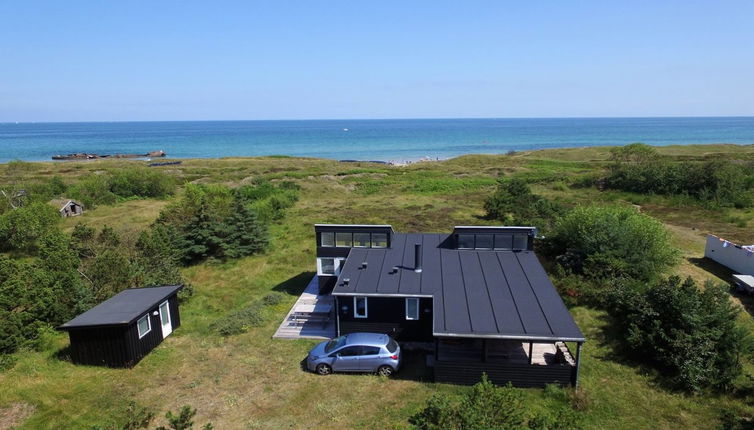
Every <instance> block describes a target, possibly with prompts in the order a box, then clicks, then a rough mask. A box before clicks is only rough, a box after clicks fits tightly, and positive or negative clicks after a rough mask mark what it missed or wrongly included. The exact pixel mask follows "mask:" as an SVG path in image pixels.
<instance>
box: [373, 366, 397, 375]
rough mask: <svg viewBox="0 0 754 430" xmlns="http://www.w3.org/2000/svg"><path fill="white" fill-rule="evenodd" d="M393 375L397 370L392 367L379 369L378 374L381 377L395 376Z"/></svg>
mask: <svg viewBox="0 0 754 430" xmlns="http://www.w3.org/2000/svg"><path fill="white" fill-rule="evenodd" d="M393 373H395V370H393V368H392V367H390V366H380V368H379V369H377V374H378V375H380V376H393Z"/></svg>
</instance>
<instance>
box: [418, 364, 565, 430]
mask: <svg viewBox="0 0 754 430" xmlns="http://www.w3.org/2000/svg"><path fill="white" fill-rule="evenodd" d="M578 421H579V416H578V415H577V414H575V413H574V412H573V410H571V409H569V408H567V407H561V408H559V409H556V411H555V414H553V415H551V414H547V413H542V412H539V411H534V410H531V409H529V408H528V407H527V405H526V403H525V402H524V397H523V393H522V392H521V391H520V390H518V389H515V388H513V387H512V386H511V385H510V383H509V384H508V385H506V386H504V387H497V386H495V385H494V384H493V383H492V382H490V381H489V379H488V378H487V375H482V380H481V382H478V383H477V384H475V385H474V386H473V387H472V389H471V391H470V392H468V393H467V394H465V395H464V396H462V397H460V398H459V397H456V396H452V395H448V394H435V395H434V396H432V397H431V398H430V399H429V400H428V401H427V406H426V407H425V408H424V409H423V410H422V411H421V412H419V413H417V414H415V415H414V416H412V417H411V418H410V419H409V422H410V423H411V424H412V425H413V426H414V428H417V429H422V430H444V429H480V430H481V429H524V428H529V429H555V428H559V429H571V428H578Z"/></svg>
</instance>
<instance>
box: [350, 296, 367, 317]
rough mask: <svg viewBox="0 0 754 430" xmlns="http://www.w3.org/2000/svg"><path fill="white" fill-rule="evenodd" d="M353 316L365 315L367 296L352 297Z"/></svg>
mask: <svg viewBox="0 0 754 430" xmlns="http://www.w3.org/2000/svg"><path fill="white" fill-rule="evenodd" d="M353 316H354V317H356V318H366V317H367V298H366V297H354V298H353Z"/></svg>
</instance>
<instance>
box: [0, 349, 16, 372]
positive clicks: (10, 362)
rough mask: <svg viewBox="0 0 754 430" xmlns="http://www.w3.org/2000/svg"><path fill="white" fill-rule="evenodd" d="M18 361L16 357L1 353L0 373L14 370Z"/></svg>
mask: <svg viewBox="0 0 754 430" xmlns="http://www.w3.org/2000/svg"><path fill="white" fill-rule="evenodd" d="M17 361H18V359H17V358H16V356H15V355H9V354H3V353H0V372H4V371H6V370H10V369H12V368H13V366H15V365H16V362H17Z"/></svg>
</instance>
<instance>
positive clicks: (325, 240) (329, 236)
mask: <svg viewBox="0 0 754 430" xmlns="http://www.w3.org/2000/svg"><path fill="white" fill-rule="evenodd" d="M319 240H320V242H321V244H322V246H326V247H331V246H335V233H333V232H331V231H323V232H322V233H320V234H319Z"/></svg>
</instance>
